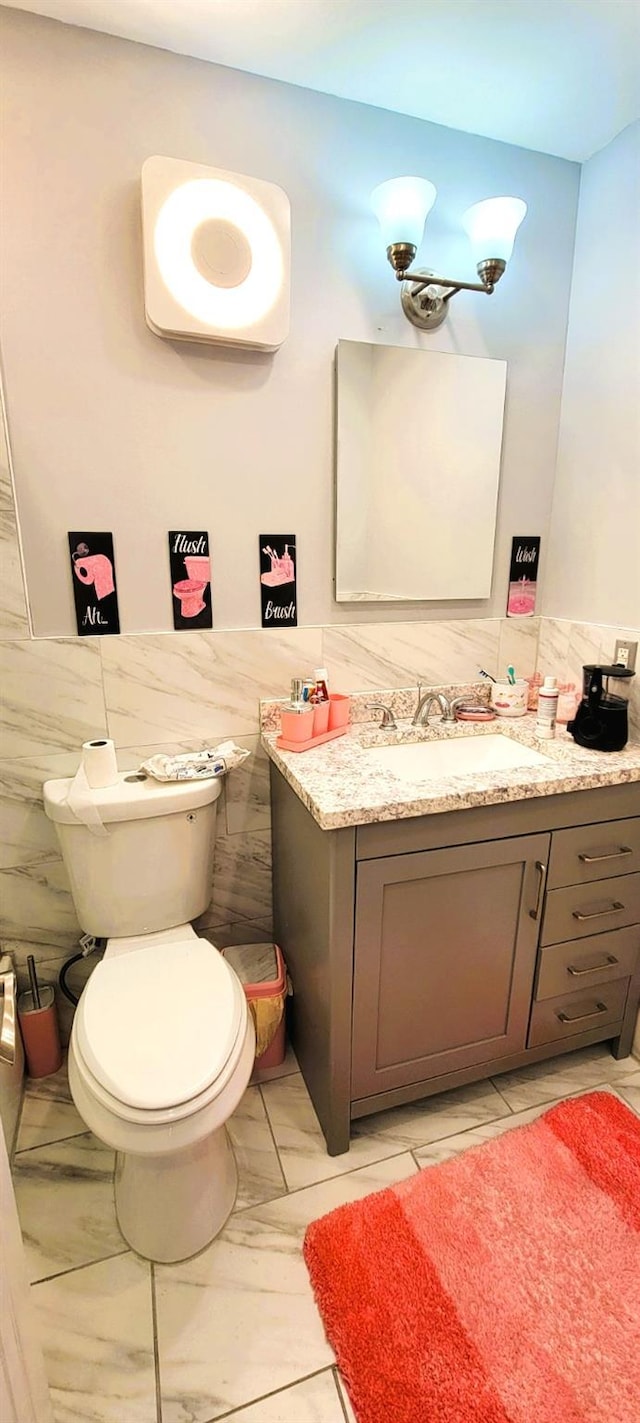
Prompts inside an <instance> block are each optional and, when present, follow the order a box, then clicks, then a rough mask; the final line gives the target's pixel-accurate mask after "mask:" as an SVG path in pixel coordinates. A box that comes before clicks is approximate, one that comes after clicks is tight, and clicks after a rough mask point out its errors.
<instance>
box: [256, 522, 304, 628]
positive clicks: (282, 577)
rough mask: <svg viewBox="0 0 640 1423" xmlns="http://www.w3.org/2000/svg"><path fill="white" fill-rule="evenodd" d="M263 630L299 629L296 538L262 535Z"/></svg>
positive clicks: (282, 535) (260, 547)
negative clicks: (276, 628) (271, 628)
mask: <svg viewBox="0 0 640 1423" xmlns="http://www.w3.org/2000/svg"><path fill="white" fill-rule="evenodd" d="M258 547H259V549H260V596H261V600H262V626H263V628H270V627H280V628H283V627H289V628H294V627H297V626H298V596H297V581H296V580H297V567H296V539H295V534H260V538H259V543H258Z"/></svg>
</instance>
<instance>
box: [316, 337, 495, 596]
mask: <svg viewBox="0 0 640 1423" xmlns="http://www.w3.org/2000/svg"><path fill="white" fill-rule="evenodd" d="M336 364H337V440H336V599H337V600H338V601H339V602H356V601H357V602H368V601H376V600H380V601H393V600H395V599H402V600H408V599H418V600H421V601H422V600H427V599H441V598H444V599H460V600H462V599H467V598H488V597H489V595H490V592H491V571H492V566H493V545H494V538H495V524H496V506H497V501H498V483H499V479H500V452H501V446H502V421H503V414H504V401H505V390H506V379H507V366H506V361H494V360H488V359H485V358H484V357H477V356H455V355H448V354H444V353H443V352H440V351H422V350H420V351H417V350H411V349H406V348H404V347H399V346H375V345H369V344H368V343H365V342H362V341H340V342H339V343H338V348H337V355H336Z"/></svg>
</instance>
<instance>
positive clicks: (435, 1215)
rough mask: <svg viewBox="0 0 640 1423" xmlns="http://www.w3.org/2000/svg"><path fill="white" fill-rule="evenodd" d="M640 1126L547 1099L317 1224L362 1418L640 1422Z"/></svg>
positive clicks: (598, 1096)
mask: <svg viewBox="0 0 640 1423" xmlns="http://www.w3.org/2000/svg"><path fill="white" fill-rule="evenodd" d="M639 1232H640V1122H639V1121H638V1119H637V1117H635V1116H634V1114H633V1112H631V1111H630V1110H629V1108H627V1107H625V1106H624V1105H623V1104H622V1102H620V1101H619V1100H618V1098H617V1097H614V1096H613V1095H612V1094H610V1093H607V1092H592V1093H589V1094H588V1095H587V1096H584V1097H579V1098H574V1099H572V1100H571V1101H567V1102H563V1103H562V1104H561V1105H560V1106H558V1107H554V1108H552V1110H551V1111H548V1112H546V1113H545V1114H544V1116H541V1117H539V1118H538V1119H537V1120H536V1121H535V1122H533V1123H531V1125H529V1126H524V1127H516V1128H513V1129H512V1130H510V1131H507V1132H505V1133H504V1135H502V1136H500V1137H497V1138H496V1139H495V1140H494V1141H489V1142H487V1143H486V1144H485V1145H482V1146H478V1147H473V1148H470V1149H469V1150H467V1151H465V1152H463V1153H462V1154H461V1155H459V1156H457V1157H455V1158H454V1159H453V1160H451V1161H448V1162H445V1163H444V1164H443V1165H441V1166H432V1167H428V1168H427V1169H426V1170H423V1171H421V1172H420V1173H419V1175H417V1176H413V1177H410V1178H409V1179H408V1180H406V1181H403V1182H401V1183H400V1184H399V1185H396V1186H392V1187H390V1188H389V1189H388V1190H386V1191H381V1192H379V1193H378V1194H376V1195H373V1196H369V1197H367V1198H366V1199H365V1200H362V1201H358V1202H356V1203H355V1204H353V1205H346V1206H341V1207H340V1208H339V1209H338V1210H335V1211H332V1212H331V1214H330V1215H327V1216H324V1217H323V1218H322V1219H321V1220H317V1221H315V1222H314V1223H313V1225H310V1226H309V1229H308V1231H307V1234H306V1238H305V1243H304V1254H305V1259H306V1262H307V1266H308V1269H309V1273H310V1275H311V1280H312V1283H313V1288H314V1291H315V1295H316V1299H317V1302H318V1306H319V1308H320V1311H321V1314H322V1317H323V1320H324V1324H325V1328H326V1332H327V1336H328V1338H329V1340H330V1342H331V1344H332V1346H333V1348H334V1350H335V1353H336V1356H337V1360H338V1364H339V1366H340V1369H341V1372H342V1375H343V1377H344V1379H345V1380H346V1383H347V1387H348V1389H349V1393H350V1396H351V1399H352V1402H353V1406H354V1409H355V1414H356V1418H357V1420H358V1423H640V1233H639Z"/></svg>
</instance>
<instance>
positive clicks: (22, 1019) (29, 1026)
mask: <svg viewBox="0 0 640 1423" xmlns="http://www.w3.org/2000/svg"><path fill="white" fill-rule="evenodd" d="M38 997H39V999H40V1007H37V1006H36V1001H35V998H34V993H33V991H32V989H27V990H25V992H24V993H21V994H20V995H19V997H18V1020H19V1023H20V1031H21V1033H22V1041H23V1043H24V1050H25V1055H26V1059H27V1071H28V1073H29V1076H30V1077H48V1076H49V1074H50V1073H52V1072H57V1071H58V1068H59V1067H61V1066H62V1049H61V1047H60V1034H59V1032H58V1014H57V1011H56V1003H55V994H54V991H53V988H52V987H51V984H50V983H42V984H41V985H40V989H39V993H38Z"/></svg>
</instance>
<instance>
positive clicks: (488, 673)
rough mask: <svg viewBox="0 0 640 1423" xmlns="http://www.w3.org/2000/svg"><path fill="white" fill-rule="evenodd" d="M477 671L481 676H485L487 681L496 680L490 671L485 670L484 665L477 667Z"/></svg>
mask: <svg viewBox="0 0 640 1423" xmlns="http://www.w3.org/2000/svg"><path fill="white" fill-rule="evenodd" d="M478 671H479V673H480V676H481V677H486V678H487V681H488V682H495V680H496V679H495V677H492V676H491V673H490V672H485V670H484V667H479V668H478Z"/></svg>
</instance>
